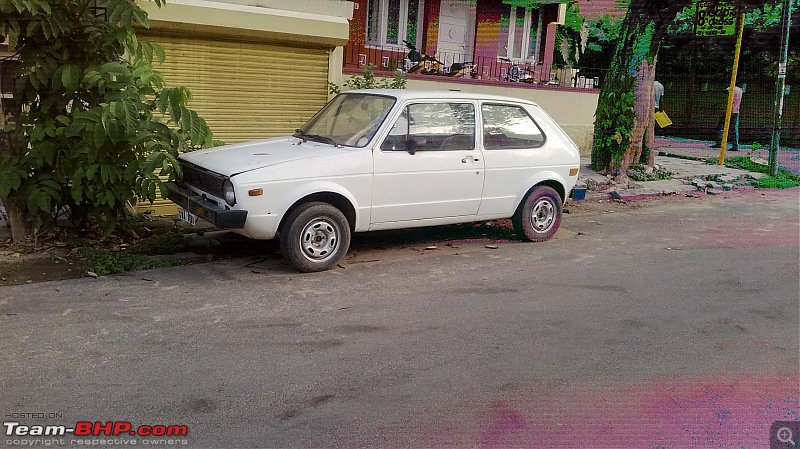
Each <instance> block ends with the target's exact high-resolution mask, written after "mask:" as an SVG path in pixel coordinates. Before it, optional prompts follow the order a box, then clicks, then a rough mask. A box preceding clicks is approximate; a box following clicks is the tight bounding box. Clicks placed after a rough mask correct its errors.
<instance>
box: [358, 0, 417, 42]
mask: <svg viewBox="0 0 800 449" xmlns="http://www.w3.org/2000/svg"><path fill="white" fill-rule="evenodd" d="M421 3H422V0H368V2H367V43H368V44H372V45H398V46H399V45H403V41H404V40H407V41H409V42H411V43H412V44H413V45H414V46H416V47H419V40H418V38H419V36H418V33H417V30H418V29H419V28H420V23H419V22H420V20H421V19H422V14H420V12H421V10H422V8H421Z"/></svg>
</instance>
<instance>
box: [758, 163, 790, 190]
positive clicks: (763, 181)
mask: <svg viewBox="0 0 800 449" xmlns="http://www.w3.org/2000/svg"><path fill="white" fill-rule="evenodd" d="M751 184H752V185H753V186H754V187H758V188H762V189H788V188H791V187H797V186H800V176H798V175H795V174H794V173H792V172H790V171H789V170H786V169H785V168H780V169H778V173H777V174H776V175H775V176H767V177H765V178H760V179H755V180H753V182H752V183H751Z"/></svg>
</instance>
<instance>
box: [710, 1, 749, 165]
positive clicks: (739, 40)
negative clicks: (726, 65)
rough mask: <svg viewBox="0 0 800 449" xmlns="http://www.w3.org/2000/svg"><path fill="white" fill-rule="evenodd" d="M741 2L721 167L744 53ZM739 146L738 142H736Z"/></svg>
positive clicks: (726, 111)
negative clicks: (740, 63) (740, 62)
mask: <svg viewBox="0 0 800 449" xmlns="http://www.w3.org/2000/svg"><path fill="white" fill-rule="evenodd" d="M741 10H742V6H741V2H736V11H737V13H738V15H737V17H738V18H737V21H736V29H737V31H736V49H735V51H734V55H733V70H732V71H731V84H730V86H729V87H728V106H727V107H726V108H725V125H724V127H723V128H722V139H721V140H720V142H722V143H721V145H720V148H719V160H718V161H717V162H718V163H719V165H725V150H726V149H727V147H728V132H729V130H730V127H731V115H732V112H731V111H732V109H733V96H734V92H735V90H736V74H737V73H739V55H740V54H741V52H742V36H744V13H742V12H740V11H741ZM735 143H737V144H738V142H735Z"/></svg>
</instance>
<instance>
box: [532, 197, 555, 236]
mask: <svg viewBox="0 0 800 449" xmlns="http://www.w3.org/2000/svg"><path fill="white" fill-rule="evenodd" d="M555 221H556V206H555V205H554V204H553V202H552V201H551V200H550V199H548V198H542V199H540V200H539V201H537V202H536V204H534V205H533V208H531V226H533V229H535V230H536V232H547V231H548V230H550V228H551V227H552V226H553V223H555Z"/></svg>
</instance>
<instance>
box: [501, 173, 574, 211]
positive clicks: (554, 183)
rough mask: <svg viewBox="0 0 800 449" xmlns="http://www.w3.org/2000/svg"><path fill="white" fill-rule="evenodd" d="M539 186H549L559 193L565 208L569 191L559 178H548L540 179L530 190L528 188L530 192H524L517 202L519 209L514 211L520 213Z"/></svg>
mask: <svg viewBox="0 0 800 449" xmlns="http://www.w3.org/2000/svg"><path fill="white" fill-rule="evenodd" d="M539 186H547V187H550V188H552V189H553V190H555V191H556V193H558V196H559V198H560V199H561V205H562V206H563V205H564V204H565V203H566V201H567V189H566V187H565V186H564V183H563V182H562V181H560V180H559V179H558V178H557V177H548V178H545V179H540V180H538V181H536V182H535V183H533V184H532V185H531V187H530V188H528V190H526V191H524V193H522V194H521V195H520V196H519V199H518V200H517V207H516V209H515V210H514V211H515V212H516V211H518V210H519V209H520V208H521V207H522V205H523V204H525V199H526V198H528V195H530V194H531V192H533V190H534V189H535V188H536V187H539Z"/></svg>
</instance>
